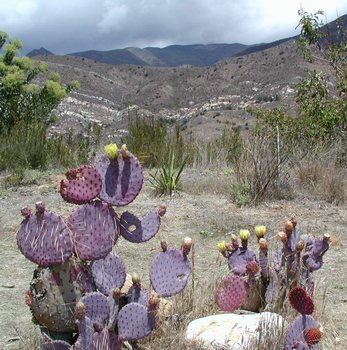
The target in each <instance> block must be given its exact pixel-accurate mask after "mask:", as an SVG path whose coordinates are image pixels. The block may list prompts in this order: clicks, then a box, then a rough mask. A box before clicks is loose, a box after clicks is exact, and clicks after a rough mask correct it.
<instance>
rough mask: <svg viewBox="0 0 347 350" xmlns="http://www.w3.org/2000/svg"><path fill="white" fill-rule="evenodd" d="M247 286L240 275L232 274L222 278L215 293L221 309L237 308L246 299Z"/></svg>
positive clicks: (230, 309) (232, 309)
mask: <svg viewBox="0 0 347 350" xmlns="http://www.w3.org/2000/svg"><path fill="white" fill-rule="evenodd" d="M247 293H248V287H247V284H246V282H245V281H244V280H243V279H242V277H240V276H238V275H234V274H230V275H227V276H225V277H224V278H223V280H222V282H221V283H220V285H219V286H218V288H217V290H216V294H215V300H216V303H217V305H218V306H219V308H220V309H221V310H223V311H234V310H237V309H239V308H240V307H241V306H242V305H243V304H244V303H245V301H246V298H247Z"/></svg>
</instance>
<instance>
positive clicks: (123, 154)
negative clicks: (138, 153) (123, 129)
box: [121, 144, 130, 159]
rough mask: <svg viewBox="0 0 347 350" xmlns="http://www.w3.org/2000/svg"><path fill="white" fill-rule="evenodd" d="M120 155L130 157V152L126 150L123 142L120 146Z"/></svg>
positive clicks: (125, 157)
mask: <svg viewBox="0 0 347 350" xmlns="http://www.w3.org/2000/svg"><path fill="white" fill-rule="evenodd" d="M121 152H122V157H123V158H124V159H127V158H129V157H130V152H129V151H128V148H127V145H126V144H123V145H122V147H121Z"/></svg>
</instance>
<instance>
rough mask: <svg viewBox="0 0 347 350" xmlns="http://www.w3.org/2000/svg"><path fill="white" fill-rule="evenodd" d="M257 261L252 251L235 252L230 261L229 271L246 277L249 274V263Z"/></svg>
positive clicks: (238, 250) (240, 250)
mask: <svg viewBox="0 0 347 350" xmlns="http://www.w3.org/2000/svg"><path fill="white" fill-rule="evenodd" d="M254 260H255V254H254V252H253V251H251V250H250V249H246V250H242V249H240V248H239V249H237V250H235V251H234V252H233V253H232V254H231V255H230V257H229V259H228V265H229V269H230V270H232V271H233V272H234V273H235V274H237V275H244V274H246V272H247V269H246V265H247V263H249V262H251V261H254Z"/></svg>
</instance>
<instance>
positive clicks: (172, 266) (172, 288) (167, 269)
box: [150, 249, 191, 297]
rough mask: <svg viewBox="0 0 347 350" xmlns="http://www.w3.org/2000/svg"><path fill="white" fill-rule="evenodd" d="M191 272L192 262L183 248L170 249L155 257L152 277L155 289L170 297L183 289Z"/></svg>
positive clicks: (161, 294) (163, 295)
mask: <svg viewBox="0 0 347 350" xmlns="http://www.w3.org/2000/svg"><path fill="white" fill-rule="evenodd" d="M190 273H191V266H190V262H189V260H188V257H187V256H186V255H184V254H183V252H182V250H178V249H168V250H167V251H166V252H160V253H158V254H157V255H156V256H155V257H154V259H153V262H152V265H151V270H150V279H151V283H152V286H153V288H154V290H155V291H156V292H157V293H158V294H159V295H160V296H162V297H168V296H172V295H175V294H178V293H179V292H181V291H182V290H183V288H184V287H185V286H186V284H187V281H188V277H189V275H190Z"/></svg>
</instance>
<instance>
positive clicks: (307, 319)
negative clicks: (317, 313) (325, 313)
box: [285, 315, 319, 350]
mask: <svg viewBox="0 0 347 350" xmlns="http://www.w3.org/2000/svg"><path fill="white" fill-rule="evenodd" d="M309 328H319V324H318V322H317V321H316V320H315V319H314V318H313V317H312V316H310V315H306V316H302V315H300V316H298V317H296V318H295V319H294V321H293V322H292V323H291V324H290V325H289V327H288V330H287V333H286V337H285V350H292V349H310V350H318V349H319V344H311V345H310V346H309V347H305V346H304V345H306V346H308V344H307V342H306V339H305V331H306V330H307V329H309ZM300 346H301V347H300Z"/></svg>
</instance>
